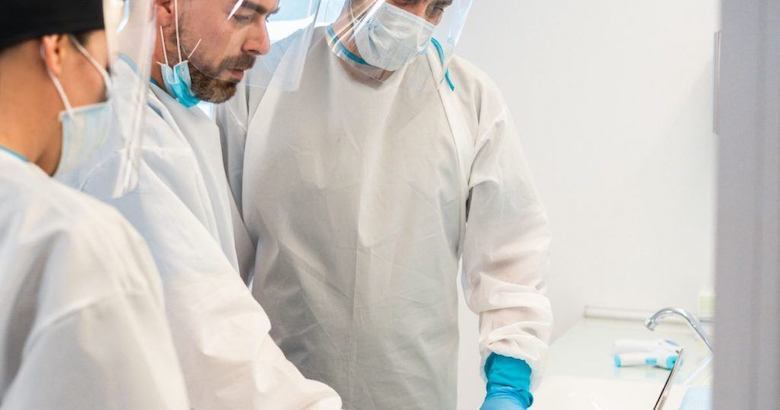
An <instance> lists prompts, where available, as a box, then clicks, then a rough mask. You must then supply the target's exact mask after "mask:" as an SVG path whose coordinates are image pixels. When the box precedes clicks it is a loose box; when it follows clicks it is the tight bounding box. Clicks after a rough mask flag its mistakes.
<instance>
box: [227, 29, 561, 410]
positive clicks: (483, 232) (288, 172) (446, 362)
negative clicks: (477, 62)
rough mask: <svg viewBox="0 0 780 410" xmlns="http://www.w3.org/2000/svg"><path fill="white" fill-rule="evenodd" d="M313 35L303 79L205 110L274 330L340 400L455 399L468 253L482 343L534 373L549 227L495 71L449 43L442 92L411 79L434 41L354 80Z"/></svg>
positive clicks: (545, 305) (362, 405)
mask: <svg viewBox="0 0 780 410" xmlns="http://www.w3.org/2000/svg"><path fill="white" fill-rule="evenodd" d="M324 30H325V29H324V28H322V29H320V30H319V31H318V32H317V33H315V36H319V37H320V38H324V36H325V33H324ZM314 44H315V45H314V46H313V47H312V48H311V50H310V51H309V55H308V57H307V58H308V59H307V62H306V69H305V70H306V71H305V72H304V75H303V80H302V83H301V87H300V89H299V90H297V91H295V92H281V91H277V90H275V89H273V88H269V89H268V90H257V89H253V88H246V89H244V90H242V94H240V95H238V96H237V97H236V98H234V99H233V100H231V102H229V106H223V107H222V108H220V109H219V111H218V116H217V118H218V123H219V124H220V127H221V131H222V138H223V145H224V146H225V149H226V154H227V155H226V170H227V173H228V176H229V180H230V183H231V187H232V191H233V193H234V195H236V199H237V201H239V203H240V208H241V210H242V213H243V217H244V220H245V223H246V226H247V229H248V231H249V234H250V237H251V239H252V240H253V241H254V243H256V245H257V257H256V264H255V269H254V283H253V293H254V295H255V297H256V298H257V299H258V300H259V301H260V302H261V304H262V305H263V307H264V308H265V309H266V312H267V313H268V315H269V317H270V319H271V323H272V324H273V329H272V331H271V335H272V336H273V338H274V340H276V342H277V343H278V345H279V346H280V347H281V349H282V350H283V351H284V353H285V354H286V355H287V357H288V358H289V359H290V360H291V361H292V362H293V363H295V364H296V365H297V366H298V368H299V369H300V370H301V371H302V372H303V374H304V375H305V376H307V377H310V378H314V379H317V380H322V381H324V382H326V383H328V384H329V385H330V386H332V387H334V388H335V389H336V391H337V392H338V393H339V394H340V395H341V396H342V399H343V400H344V405H345V408H347V409H361V410H368V409H388V410H389V409H454V408H455V404H456V397H457V391H456V390H457V352H458V349H457V346H458V309H457V300H458V299H457V294H456V291H457V277H458V272H459V262H460V261H461V257H462V266H463V284H464V291H465V295H466V300H467V302H468V304H469V306H470V308H471V309H472V310H473V311H474V312H476V313H478V314H479V316H480V329H479V342H480V343H479V344H480V349H481V354H482V357H483V360H484V358H485V357H486V356H488V355H489V354H490V352H496V353H498V354H501V355H505V356H510V357H515V358H518V359H522V360H525V361H526V362H528V364H530V366H531V367H532V368H533V372H534V375H535V376H537V377H538V376H539V375H540V374H541V366H542V363H543V358H544V356H545V352H546V350H547V343H548V338H549V336H550V331H551V326H552V314H551V309H550V304H549V301H548V299H547V298H546V297H545V296H544V292H545V274H546V270H547V267H548V246H549V242H550V234H549V232H548V223H547V217H546V214H545V211H544V209H543V207H542V204H541V202H540V200H539V196H538V195H537V192H536V190H535V189H534V187H533V184H532V181H531V176H530V173H529V171H528V168H527V166H526V161H525V159H524V157H523V150H522V148H521V145H520V141H519V138H518V135H517V131H516V129H515V125H514V124H513V122H512V119H511V117H510V114H509V110H508V108H507V106H506V104H505V103H504V100H503V98H502V97H501V94H500V92H499V90H498V89H497V87H496V86H495V85H494V84H493V83H492V82H491V81H490V80H489V79H488V78H487V77H486V76H485V75H484V74H483V73H482V72H480V71H478V70H477V69H476V68H474V67H473V66H472V65H470V64H468V63H467V62H465V61H464V60H462V59H460V58H457V57H455V58H454V59H453V61H451V63H450V64H449V71H450V73H449V74H450V78H451V80H452V82H453V83H454V85H455V90H454V91H453V90H452V89H451V88H450V87H449V84H448V83H447V82H442V83H441V84H433V82H429V83H428V84H427V85H426V86H424V87H422V88H421V87H420V86H419V84H418V83H419V82H418V81H416V79H415V81H412V80H411V79H410V78H407V77H408V76H407V73H412V72H415V73H417V72H419V70H417V69H418V68H419V67H416V66H415V65H417V64H426V65H429V66H430V72H432V73H433V72H435V70H441V63H440V62H439V60H438V58H437V57H436V55H435V54H434V53H433V51H431V52H430V53H429V55H427V56H422V57H420V58H418V59H416V60H415V61H414V62H413V63H412V64H411V65H409V66H407V67H406V68H404V69H402V70H400V71H398V72H396V73H394V74H393V75H392V76H391V77H390V78H389V79H387V80H386V81H384V82H376V81H370V80H362V79H361V78H360V77H359V76H357V75H355V73H354V72H352V71H350V70H349V69H346V67H347V66H346V65H345V64H344V62H343V61H342V60H341V59H340V58H339V57H337V56H336V55H335V54H334V53H333V52H332V51H331V49H330V47H329V45H328V43H326V42H325V41H315V42H314ZM412 68H414V70H413V69H412ZM432 78H433V76H432ZM437 78H440V76H437ZM475 337H476V332H475ZM474 371H479V369H474Z"/></svg>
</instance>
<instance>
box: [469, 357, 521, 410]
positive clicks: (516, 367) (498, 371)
mask: <svg viewBox="0 0 780 410" xmlns="http://www.w3.org/2000/svg"><path fill="white" fill-rule="evenodd" d="M485 376H486V377H487V394H486V396H485V402H484V403H482V407H480V410H526V409H527V408H529V407H531V404H532V403H533V402H534V398H533V396H532V395H531V367H530V366H528V363H526V362H525V361H523V360H520V359H515V358H512V357H506V356H501V355H498V354H495V353H491V354H490V356H488V358H487V361H485Z"/></svg>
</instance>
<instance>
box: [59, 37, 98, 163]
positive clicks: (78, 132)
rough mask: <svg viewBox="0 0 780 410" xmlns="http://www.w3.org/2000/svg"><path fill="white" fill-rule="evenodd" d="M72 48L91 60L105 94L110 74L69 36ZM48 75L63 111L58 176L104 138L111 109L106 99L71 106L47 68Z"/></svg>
mask: <svg viewBox="0 0 780 410" xmlns="http://www.w3.org/2000/svg"><path fill="white" fill-rule="evenodd" d="M70 40H71V42H72V43H73V45H74V46H75V47H76V49H77V50H78V51H79V52H80V53H81V54H82V55H83V56H84V57H86V59H87V60H88V61H89V62H90V64H92V66H93V67H95V69H96V70H97V71H98V72H99V73H100V75H101V76H102V77H103V82H104V83H105V87H106V97H108V96H109V94H110V92H111V78H110V77H109V75H108V72H106V70H105V69H104V68H103V67H101V66H100V64H98V62H97V61H96V60H95V59H94V58H93V57H92V56H91V55H90V54H89V52H88V51H87V50H86V49H85V48H84V47H83V46H82V45H81V44H80V43H79V42H78V40H76V39H75V38H73V37H71V38H70ZM48 74H49V78H51V80H52V82H53V83H54V88H55V89H56V90H57V94H59V96H60V99H61V100H62V104H63V105H64V106H65V111H63V112H61V113H60V122H61V123H62V153H61V155H60V162H59V165H58V166H57V172H56V173H55V175H54V176H55V178H61V177H63V175H64V174H67V173H68V172H70V171H72V170H74V169H76V168H77V167H78V166H79V165H80V164H81V163H82V162H83V161H84V160H86V159H87V158H89V157H90V156H91V155H92V154H93V153H94V152H95V151H96V150H97V149H98V148H99V147H100V146H101V145H102V144H103V142H104V141H105V140H106V138H107V136H108V131H109V127H110V125H111V121H112V112H113V111H112V109H111V105H110V104H109V103H108V102H105V101H104V102H101V103H97V104H92V105H87V106H83V107H78V108H73V106H72V105H71V104H70V100H69V99H68V96H67V95H66V94H65V90H64V89H63V88H62V84H61V83H60V80H59V79H58V78H57V77H56V76H54V75H53V74H52V73H51V71H48Z"/></svg>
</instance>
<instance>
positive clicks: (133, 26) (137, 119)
mask: <svg viewBox="0 0 780 410" xmlns="http://www.w3.org/2000/svg"><path fill="white" fill-rule="evenodd" d="M103 10H104V15H105V23H106V39H107V44H108V51H109V54H108V55H109V72H110V80H111V83H110V84H111V88H110V89H109V90H107V95H108V101H107V103H108V104H109V106H110V111H111V121H110V122H111V124H110V125H109V132H110V133H113V134H115V135H118V136H120V140H121V148H120V150H121V155H120V158H121V162H122V163H121V164H120V166H119V168H118V169H119V174H118V176H117V180H116V184H115V187H114V190H113V193H112V194H113V196H114V197H118V196H122V195H124V194H125V193H127V192H129V191H130V190H132V189H134V188H135V186H136V183H137V180H138V166H139V155H140V147H141V142H142V137H143V133H142V128H143V113H144V109H145V106H146V98H147V91H148V86H149V78H150V66H151V59H152V51H153V49H154V39H155V31H154V29H155V24H154V21H155V14H154V8H153V1H152V0H104V1H103Z"/></svg>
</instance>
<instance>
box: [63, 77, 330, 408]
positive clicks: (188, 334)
mask: <svg viewBox="0 0 780 410" xmlns="http://www.w3.org/2000/svg"><path fill="white" fill-rule="evenodd" d="M151 88H152V90H151V91H150V93H149V102H148V107H147V112H146V114H145V119H144V120H145V126H144V139H143V142H142V153H141V160H140V167H139V182H138V186H137V188H136V189H135V190H134V191H133V192H131V193H129V194H128V195H126V196H125V197H123V198H121V199H112V198H111V197H110V193H111V189H110V188H111V182H112V181H113V180H115V175H116V173H117V164H118V163H120V161H119V160H118V158H117V157H118V155H119V151H118V149H116V148H115V147H117V146H118V145H116V142H113V143H114V148H108V149H107V150H108V151H109V153H108V154H105V153H104V155H101V156H100V157H101V160H100V161H99V162H97V163H94V164H92V165H90V166H89V167H87V169H81V170H80V172H79V174H80V175H81V181H80V182H79V183H78V186H79V187H80V189H82V190H84V191H85V192H87V193H89V194H91V195H94V196H96V197H98V198H100V199H101V200H103V201H106V202H108V203H109V204H111V205H113V206H114V207H116V208H117V209H118V210H119V211H120V212H121V213H122V214H123V215H124V216H125V217H126V218H127V219H128V220H129V221H130V222H131V223H132V224H133V225H134V226H135V227H136V229H138V231H139V232H140V233H141V235H142V236H143V237H144V239H145V240H146V241H147V242H148V243H149V247H150V249H151V250H152V255H153V256H154V259H155V261H156V262H157V265H158V267H159V269H160V274H161V277H162V282H163V290H164V293H165V298H166V306H167V311H168V318H169V321H170V323H171V329H172V333H173V337H174V342H175V345H176V350H177V353H178V355H179V360H180V362H181V365H182V369H183V371H184V376H185V381H186V383H187V390H188V392H189V397H190V401H191V402H192V406H193V408H195V409H197V410H209V409H214V410H224V409H268V410H273V409H280V410H281V409H285V410H287V409H289V410H293V409H295V410H298V409H327V410H331V409H340V408H341V400H340V399H339V397H338V395H337V394H336V393H335V392H334V391H333V390H332V389H330V388H329V387H327V386H325V385H324V384H322V383H319V382H316V381H310V380H306V379H305V378H303V376H302V375H301V373H300V372H299V371H298V370H297V369H296V368H295V367H294V366H293V365H292V364H291V363H290V362H289V361H287V360H286V359H285V357H284V355H283V354H282V352H281V351H280V350H279V348H278V347H277V346H276V345H275V344H274V342H273V340H272V339H271V337H270V336H269V334H268V332H269V330H270V327H271V326H270V323H269V321H268V317H267V316H266V314H265V312H264V311H263V309H262V308H261V307H260V305H259V304H258V303H257V301H255V300H254V298H253V297H252V295H251V293H250V291H249V289H248V288H247V287H246V285H245V284H244V282H243V281H242V278H241V276H240V274H239V269H240V268H241V267H243V268H244V269H249V266H250V265H251V263H250V262H247V260H248V259H251V257H253V256H254V255H253V249H252V248H251V247H248V246H247V244H248V242H247V241H248V239H247V238H246V231H244V228H243V223H242V222H241V221H240V219H235V218H234V216H235V217H236V218H240V217H238V211H237V209H236V208H235V203H234V202H233V200H232V197H231V195H230V190H229V187H228V184H227V180H226V177H225V173H224V168H223V167H222V150H221V148H220V140H219V130H218V129H217V126H216V124H215V123H214V122H213V121H212V120H211V119H209V118H208V117H207V116H206V115H205V114H204V113H203V112H202V111H201V110H200V109H199V108H197V107H193V108H190V109H188V108H185V107H184V106H182V105H180V104H179V103H178V102H176V101H175V100H174V99H173V98H171V97H170V96H169V95H168V94H167V93H166V92H165V91H163V90H162V89H160V88H159V87H157V86H155V85H152V86H151ZM111 143H112V142H109V145H110V144H111ZM242 235H243V239H242ZM237 244H238V246H239V250H240V249H244V250H249V252H240V251H239V252H237V251H236V247H237ZM242 244H243V245H242ZM242 246H243V248H241V247H242ZM242 255H243V256H242Z"/></svg>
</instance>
